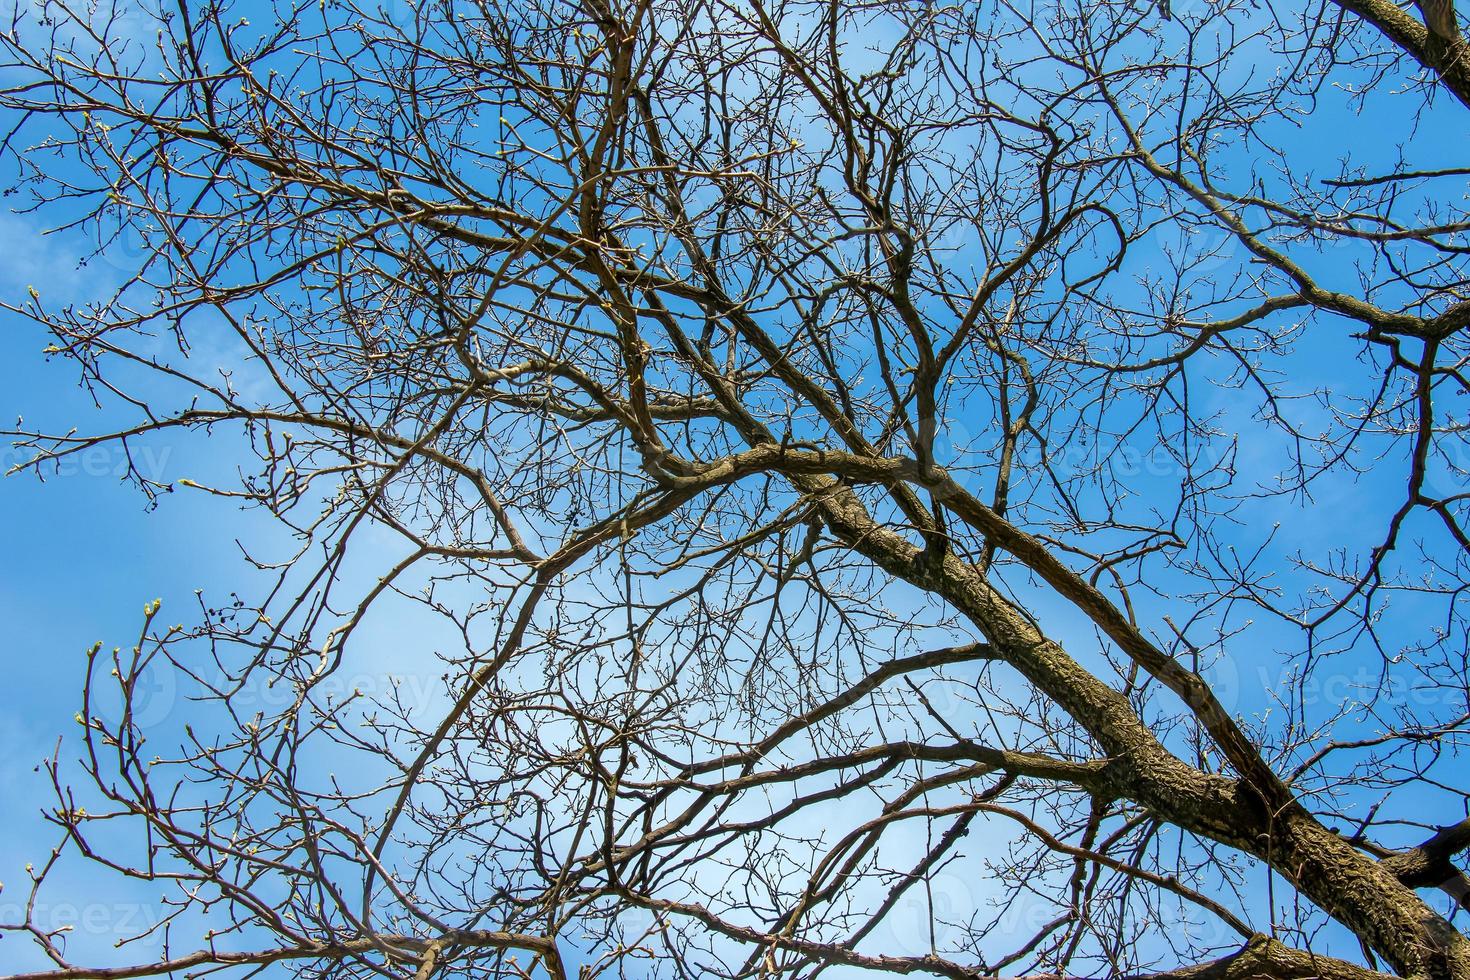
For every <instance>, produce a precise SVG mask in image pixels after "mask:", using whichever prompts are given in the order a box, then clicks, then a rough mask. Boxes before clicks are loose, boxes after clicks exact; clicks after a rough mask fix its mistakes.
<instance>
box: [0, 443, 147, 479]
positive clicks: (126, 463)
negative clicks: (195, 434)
mask: <svg viewBox="0 0 1470 980" xmlns="http://www.w3.org/2000/svg"><path fill="white" fill-rule="evenodd" d="M38 455H41V454H40V453H39V452H38V450H36V449H34V448H28V447H26V446H15V445H11V446H7V447H5V448H4V449H3V450H0V472H3V473H7V474H8V473H12V472H17V471H20V470H24V469H32V468H33V469H35V471H36V474H37V475H38V476H40V477H41V479H43V480H53V479H63V480H65V479H73V478H76V477H85V478H89V479H103V478H110V479H114V480H124V479H127V478H128V477H129V476H136V477H138V478H140V479H142V480H146V481H148V482H150V483H167V482H168V479H167V476H168V461H169V457H170V456H172V455H173V447H172V446H156V445H149V444H144V445H132V446H124V445H122V444H120V443H107V444H102V445H96V446H88V447H87V448H85V449H81V450H78V451H77V452H74V453H69V454H67V455H64V456H57V457H54V458H51V459H44V458H43V459H41V460H40V461H39V462H38V461H37V457H38Z"/></svg>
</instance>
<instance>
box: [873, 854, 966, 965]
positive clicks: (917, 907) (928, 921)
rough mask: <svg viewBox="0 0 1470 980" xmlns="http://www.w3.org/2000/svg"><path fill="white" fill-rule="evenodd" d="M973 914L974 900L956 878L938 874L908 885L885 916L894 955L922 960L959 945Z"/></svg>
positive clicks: (950, 875)
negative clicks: (934, 951)
mask: <svg viewBox="0 0 1470 980" xmlns="http://www.w3.org/2000/svg"><path fill="white" fill-rule="evenodd" d="M975 912H976V908H975V896H974V894H973V892H971V890H970V886H969V885H968V884H967V883H966V882H965V880H964V879H963V878H960V877H959V876H958V875H953V874H949V873H941V874H937V875H934V876H932V877H930V878H927V879H925V880H921V881H916V882H914V883H913V884H911V885H909V887H908V889H907V890H906V891H905V892H904V894H903V897H902V898H900V899H899V900H898V902H896V903H895V904H894V906H893V910H892V911H891V912H889V913H888V917H887V920H886V921H887V923H888V929H889V934H890V936H891V938H892V941H893V949H894V951H895V952H897V953H899V954H901V955H906V956H923V955H924V954H926V953H929V952H931V951H933V950H938V951H939V952H941V953H942V952H943V951H944V950H946V949H953V948H955V947H956V946H958V945H959V944H961V943H962V942H963V941H964V939H965V937H966V935H967V934H968V933H969V928H968V926H969V923H970V922H971V920H972V919H973V918H974V915H975Z"/></svg>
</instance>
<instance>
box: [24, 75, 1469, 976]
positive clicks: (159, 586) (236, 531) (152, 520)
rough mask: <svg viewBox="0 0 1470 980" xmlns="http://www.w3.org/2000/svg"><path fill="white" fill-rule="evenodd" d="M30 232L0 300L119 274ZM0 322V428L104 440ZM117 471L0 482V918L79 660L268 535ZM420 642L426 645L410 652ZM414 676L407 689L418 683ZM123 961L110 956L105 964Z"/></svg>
mask: <svg viewBox="0 0 1470 980" xmlns="http://www.w3.org/2000/svg"><path fill="white" fill-rule="evenodd" d="M1379 123H1380V120H1375V119H1366V120H1365V119H1357V118H1353V117H1351V116H1349V115H1348V114H1346V113H1345V112H1344V111H1343V109H1342V107H1341V106H1340V105H1338V106H1333V105H1332V104H1331V103H1330V102H1328V103H1327V104H1325V105H1324V107H1322V108H1320V109H1319V111H1318V113H1317V114H1316V115H1314V116H1313V117H1312V118H1311V119H1310V120H1309V121H1308V123H1307V125H1308V126H1309V127H1312V128H1314V129H1316V130H1318V131H1322V132H1327V131H1329V130H1331V129H1333V128H1336V127H1339V126H1352V127H1354V128H1357V129H1359V130H1362V129H1366V128H1371V127H1374V126H1377V125H1379ZM1319 146H1320V156H1319V157H1318V158H1317V159H1315V160H1313V159H1310V158H1306V159H1305V162H1306V163H1307V165H1308V166H1316V167H1320V168H1321V169H1322V170H1324V171H1327V170H1331V169H1332V168H1333V165H1334V158H1333V157H1332V152H1333V148H1332V145H1331V141H1330V140H1325V139H1324V140H1322V141H1321V143H1320V144H1319ZM1421 147H1422V148H1423V153H1422V155H1421V156H1420V157H1419V158H1417V159H1416V162H1417V163H1418V164H1420V165H1433V164H1435V163H1437V162H1440V161H1442V160H1444V159H1449V158H1450V156H1451V154H1452V149H1451V147H1450V143H1449V141H1445V142H1444V143H1443V144H1438V143H1435V144H1424V143H1420V142H1417V141H1416V143H1415V149H1416V151H1418V150H1419V149H1420V148H1421ZM41 228H42V224H41V223H39V222H38V220H37V219H36V218H34V217H27V216H20V215H7V216H3V217H0V236H3V240H4V241H5V243H6V245H7V246H8V249H7V251H8V252H9V253H10V256H11V257H12V259H13V261H11V262H8V263H6V264H4V265H3V266H0V291H3V292H4V294H5V295H6V296H7V297H10V298H18V297H20V296H21V295H22V294H23V293H24V291H25V290H26V289H27V288H28V287H31V286H35V287H36V288H38V289H39V290H40V291H41V292H43V293H44V294H46V295H47V296H52V295H56V296H66V297H76V296H79V295H88V294H93V293H96V292H99V291H101V290H102V289H103V288H105V284H106V283H107V282H108V281H109V280H110V279H111V278H112V277H115V276H116V275H117V274H118V268H117V267H114V266H109V265H108V264H107V263H105V262H103V263H98V264H96V265H94V266H93V267H91V268H86V269H78V268H77V267H76V262H75V260H74V258H73V253H72V248H73V246H72V245H70V244H68V242H67V241H66V240H65V239H57V238H46V237H43V236H42V235H41V234H40V230H41ZM1158 257H1159V256H1158V254H1157V253H1155V254H1154V255H1153V256H1152V257H1151V256H1150V255H1149V254H1148V250H1147V249H1144V250H1142V254H1141V255H1138V256H1136V257H1135V258H1134V259H1131V260H1130V261H1135V262H1139V263H1147V262H1149V261H1150V259H1151V258H1152V259H1153V260H1157V259H1158ZM0 317H3V323H0V331H3V332H0V336H3V338H4V343H5V352H6V355H7V356H6V357H5V358H4V359H3V361H0V392H3V394H0V414H5V415H6V416H7V417H8V418H9V419H13V418H14V417H15V416H17V415H20V414H23V415H24V416H25V418H26V420H27V423H28V424H35V425H38V426H40V427H42V428H56V427H60V428H66V427H69V426H71V425H78V426H80V427H82V428H84V429H86V428H89V427H97V428H102V427H105V426H107V425H108V424H110V423H111V422H113V421H115V420H116V418H117V416H116V415H114V414H112V413H111V412H110V411H109V410H101V411H99V410H97V409H96V408H94V407H93V406H92V405H91V402H90V400H89V398H88V397H87V395H86V393H85V392H84V391H83V390H81V389H80V388H79V387H78V385H77V384H76V377H75V371H74V368H73V367H72V366H71V365H70V364H68V363H63V362H56V361H54V360H51V359H48V358H47V357H46V356H45V355H43V354H42V353H41V350H42V348H43V347H44V346H45V345H46V343H47V342H48V338H47V337H46V336H45V335H44V334H42V333H41V332H40V331H39V330H38V329H37V328H35V327H34V326H33V325H31V324H29V323H26V322H25V321H23V320H21V319H20V318H18V317H14V316H11V315H9V314H0ZM1350 346H1351V345H1349V344H1345V343H1342V342H1338V343H1329V342H1324V341H1315V342H1314V344H1313V345H1309V346H1308V347H1307V348H1306V349H1304V351H1303V352H1302V356H1301V357H1300V358H1298V359H1297V360H1296V361H1295V362H1294V366H1295V367H1296V368H1297V369H1298V373H1297V374H1296V375H1295V376H1294V377H1293V379H1292V382H1293V384H1295V385H1297V386H1298V387H1300V388H1302V389H1307V388H1309V387H1311V386H1312V385H1313V384H1316V383H1320V382H1322V381H1330V380H1331V378H1332V375H1333V373H1334V372H1335V371H1336V370H1337V368H1336V367H1335V366H1334V365H1335V363H1336V361H1337V359H1338V358H1343V357H1346V356H1349V355H1350V353H1351V352H1350V350H1349V349H1348V348H1349V347H1350ZM198 356H200V357H202V358H205V359H208V358H209V357H211V356H213V357H218V358H220V359H222V360H228V356H229V350H228V348H225V347H221V348H217V349H216V350H214V351H210V350H208V349H207V348H206V349H204V350H203V351H202V352H201V353H200V354H199V355H198ZM1217 394H1218V397H1219V399H1220V402H1221V408H1222V409H1223V410H1226V411H1227V412H1228V411H1229V409H1230V402H1231V398H1232V396H1230V395H1228V394H1222V393H1217ZM1237 421H1238V422H1239V424H1240V426H1241V430H1240V431H1241V433H1242V436H1243V448H1244V451H1245V452H1246V453H1248V454H1252V455H1253V456H1254V457H1255V458H1257V459H1260V458H1264V457H1266V456H1268V455H1269V451H1270V450H1272V449H1274V448H1275V444H1274V443H1271V442H1269V441H1267V440H1265V439H1263V438H1261V437H1260V436H1259V435H1253V434H1252V432H1251V431H1250V428H1249V423H1248V422H1247V421H1246V420H1244V419H1238V420H1237ZM235 445H236V444H235V443H234V442H233V440H232V438H231V437H228V436H220V437H217V438H213V439H205V438H202V437H199V436H179V437H177V438H176V439H175V440H174V441H169V440H157V439H155V440H153V441H152V442H151V443H150V444H149V446H148V450H147V451H145V450H143V449H142V448H140V450H139V456H140V460H141V463H142V465H143V466H144V467H145V469H147V468H153V470H154V471H153V472H151V473H150V474H149V475H150V476H153V477H155V478H157V479H159V480H160V481H164V482H171V483H172V482H176V481H177V480H179V479H182V478H187V477H192V476H194V475H197V474H200V473H203V472H207V471H209V470H211V469H213V468H217V467H221V466H228V465H229V463H230V459H231V454H232V453H233V452H234V450H235ZM1263 446H1264V447H1266V449H1267V450H1268V451H1267V452H1266V453H1263V452H1262V447H1263ZM150 452H151V455H149V453H150ZM1401 462H1402V461H1401V460H1394V459H1386V460H1385V461H1384V462H1383V464H1382V465H1381V467H1379V468H1376V469H1374V470H1373V471H1372V472H1370V473H1369V474H1368V475H1367V476H1365V477H1363V478H1361V479H1359V480H1356V481H1347V480H1341V481H1337V482H1335V483H1333V484H1329V485H1327V486H1324V488H1323V492H1322V493H1321V494H1320V495H1319V496H1318V497H1317V498H1316V500H1315V501H1313V502H1312V504H1311V505H1310V506H1306V505H1304V504H1303V503H1302V502H1296V503H1281V504H1276V505H1273V506H1274V508H1275V510H1276V512H1277V513H1276V514H1275V517H1274V520H1279V521H1280V522H1281V524H1282V530H1281V532H1280V537H1279V538H1278V539H1277V540H1278V542H1280V543H1281V546H1282V548H1283V550H1289V548H1288V547H1286V546H1287V545H1290V544H1291V543H1292V542H1293V541H1295V542H1299V543H1300V544H1303V545H1312V544H1315V543H1319V542H1320V541H1321V540H1322V539H1323V538H1324V537H1327V536H1332V537H1335V538H1337V539H1338V540H1341V541H1342V543H1344V544H1347V543H1349V540H1350V538H1351V537H1355V538H1356V539H1357V543H1361V542H1363V541H1364V540H1367V539H1369V538H1371V537H1372V536H1373V535H1375V534H1377V533H1379V532H1378V531H1377V528H1378V527H1380V526H1381V518H1382V515H1383V513H1384V511H1385V509H1386V508H1391V507H1392V506H1393V504H1394V502H1395V498H1396V495H1397V494H1399V493H1401V489H1402V473H1403V471H1402V466H1401ZM120 463H121V458H120V456H119V454H118V451H117V450H114V449H107V450H100V451H98V452H97V453H95V454H93V455H91V456H84V457H82V458H81V459H80V460H79V461H77V462H76V463H75V464H74V465H71V466H68V467H67V468H66V469H65V470H64V471H63V472H61V473H57V474H55V475H53V476H51V477H50V478H49V479H47V480H46V481H45V482H44V483H41V482H38V481H37V480H36V479H34V478H33V477H31V476H29V475H22V476H18V477H12V478H9V479H6V480H4V481H0V515H3V520H4V521H5V527H6V530H7V532H8V533H7V537H8V544H9V547H8V548H7V549H5V551H4V553H3V557H0V609H3V612H4V614H5V615H6V617H7V620H6V621H7V622H8V624H9V625H10V638H11V643H10V646H9V650H8V654H7V666H8V667H9V668H10V675H9V676H10V678H11V683H10V684H9V685H8V686H6V687H5V688H3V689H0V738H3V740H4V741H3V744H5V745H6V746H7V748H8V749H9V751H7V752H5V753H3V754H0V827H4V828H6V829H7V831H9V832H8V833H6V834H3V835H0V882H3V883H4V885H5V890H4V892H3V893H0V906H6V907H9V906H10V905H12V903H15V902H17V901H20V900H23V896H24V890H25V884H26V882H25V874H24V871H23V868H24V865H25V864H26V863H27V862H33V863H40V860H41V859H42V856H43V855H44V853H45V851H46V850H47V849H48V848H49V847H50V846H51V845H52V844H53V843H54V841H55V836H56V835H55V833H54V831H53V829H52V828H50V827H47V826H45V825H44V824H42V823H41V822H40V821H39V820H38V819H37V817H36V813H35V811H36V808H37V807H38V806H40V805H45V803H47V802H49V795H50V789H49V784H48V782H47V779H46V776H45V773H44V771H41V772H37V771H35V767H36V765H37V764H38V763H39V762H40V760H41V759H42V758H43V757H45V756H47V755H49V753H50V752H51V751H52V749H53V747H54V745H55V741H56V738H57V736H58V734H62V733H66V732H69V731H70V730H71V728H72V727H73V725H74V723H73V721H72V714H73V712H74V711H76V709H77V706H78V703H77V699H78V693H77V688H78V682H79V680H80V677H81V672H82V669H83V663H84V657H83V651H84V650H85V649H86V648H87V647H88V646H90V645H91V644H92V643H93V642H96V641H99V640H100V641H102V642H103V643H104V644H105V645H106V646H108V647H111V646H113V645H115V644H124V643H126V642H127V638H129V637H131V636H133V635H135V634H136V631H137V628H138V623H139V621H140V618H141V612H142V608H143V605H144V604H145V603H146V602H148V601H150V600H152V599H154V598H162V599H163V600H164V612H163V616H164V618H165V619H169V620H170V621H171V620H172V619H173V616H172V613H173V612H174V611H175V610H187V609H189V607H190V606H191V604H192V603H194V602H195V598H194V596H195V590H196V589H203V590H205V593H206V595H207V596H220V595H223V594H225V593H227V592H228V591H230V590H231V589H233V588H237V587H239V586H240V584H241V582H242V576H243V575H244V574H245V573H244V572H243V570H242V564H241V561H240V556H239V550H238V547H237V544H236V541H237V539H243V540H245V541H247V542H252V543H253V542H256V541H259V540H264V539H267V538H270V537H271V535H272V534H273V531H272V530H271V529H269V528H267V527H265V526H264V525H263V524H262V522H261V520H260V519H259V518H257V517H254V516H252V515H246V514H239V513H235V512H233V511H232V510H231V509H230V508H229V506H228V504H225V503H222V502H220V501H214V500H210V499H208V498H206V497H204V496H203V495H201V494H197V493H193V492H189V491H187V490H181V491H179V492H176V493H172V494H167V495H164V496H163V497H161V498H160V500H159V502H158V505H157V507H156V508H150V507H149V506H148V505H147V501H146V500H145V499H144V498H143V497H142V496H141V495H139V494H138V493H137V491H136V490H134V489H133V488H131V487H129V486H127V485H126V484H125V483H123V482H122V481H121V480H119V478H118V473H119V465H120ZM1267 519H1270V516H1269V515H1267ZM1264 533H1265V529H1264V526H1263V525H1259V524H1258V525H1252V526H1251V527H1249V528H1246V529H1244V530H1243V531H1242V536H1241V543H1242V547H1243V548H1245V547H1247V546H1250V545H1253V544H1255V543H1257V542H1258V541H1259V540H1260V539H1261V538H1262V537H1263V536H1264ZM1039 609H1040V611H1041V612H1043V614H1044V615H1045V616H1047V617H1048V618H1047V619H1046V621H1047V622H1048V623H1055V624H1058V625H1057V627H1056V628H1057V629H1058V630H1059V632H1061V633H1062V634H1063V635H1065V636H1069V637H1076V638H1078V640H1079V642H1081V641H1082V638H1083V637H1084V636H1085V635H1086V631H1085V630H1084V629H1083V628H1082V624H1081V623H1080V621H1076V619H1075V616H1074V615H1073V614H1072V613H1071V612H1070V611H1069V610H1067V609H1065V608H1063V607H1062V606H1061V605H1060V604H1058V603H1053V604H1050V605H1049V606H1048V605H1042V606H1040V607H1039ZM180 618H187V617H186V616H181V617H180ZM1063 624H1064V625H1063ZM1273 635H1274V636H1276V637H1279V638H1280V639H1281V641H1282V643H1283V644H1284V645H1285V644H1289V642H1290V640H1289V638H1288V637H1287V634H1285V633H1284V632H1279V631H1278V632H1275V633H1273V631H1272V630H1271V629H1270V628H1269V627H1261V629H1260V630H1259V631H1258V632H1257V633H1255V634H1253V636H1256V637H1258V638H1262V639H1264V640H1265V641H1266V642H1258V643H1257V644H1255V645H1253V646H1251V647H1249V648H1248V649H1249V650H1250V651H1252V653H1250V654H1246V655H1243V656H1240V655H1238V656H1237V659H1235V660H1234V661H1232V662H1231V663H1230V664H1228V665H1227V669H1225V670H1223V671H1222V672H1221V673H1220V675H1219V676H1220V677H1221V678H1222V680H1223V682H1224V683H1225V684H1226V685H1227V686H1230V685H1233V686H1234V688H1235V696H1236V697H1237V699H1238V702H1239V708H1240V710H1242V711H1246V712H1251V711H1257V710H1261V709H1263V708H1264V707H1265V698H1264V697H1263V692H1262V691H1261V690H1260V686H1261V685H1260V679H1261V678H1262V676H1267V677H1271V678H1277V677H1279V676H1280V670H1281V667H1282V664H1281V663H1280V656H1279V652H1278V650H1276V649H1273V648H1272V646H1271V644H1270V642H1269V641H1270V638H1271V637H1272V636H1273ZM415 639H418V637H417V636H416V634H415V632H414V629H413V628H412V627H411V626H408V625H406V624H400V625H399V626H398V628H397V629H396V630H395V629H390V628H388V627H386V626H384V628H383V629H381V630H376V631H374V636H373V638H372V640H371V641H370V644H369V649H368V651H367V653H368V659H367V661H365V662H367V663H374V662H378V663H383V662H386V661H387V659H388V657H387V653H388V652H389V651H393V650H397V649H401V645H402V644H404V643H407V642H412V641H414V640H415ZM417 645H418V646H419V647H420V648H422V647H423V646H424V644H423V643H422V642H420V643H418V644H417ZM1287 648H1289V647H1287ZM421 652H422V650H421ZM1252 656H1254V657H1255V658H1256V659H1255V660H1252V659H1251V657H1252ZM1358 669H1359V665H1356V664H1355V665H1354V667H1353V669H1352V670H1350V671H1347V672H1346V673H1347V676H1349V677H1352V676H1356V674H1357V672H1358ZM1339 673H1342V672H1339ZM427 676H428V675H427V674H423V675H420V676H419V677H418V678H417V679H418V681H419V682H420V683H422V682H423V681H424V679H425V677H427ZM424 691H425V692H426V693H425V694H424V697H425V698H429V697H431V696H432V692H431V691H430V689H429V688H428V687H425V688H424ZM160 696H161V697H163V698H165V699H176V698H177V697H178V691H177V690H176V689H175V690H173V691H169V690H164V691H162V693H161V695H160ZM172 703H173V704H174V710H173V711H172V712H171V713H170V716H171V717H173V718H175V719H178V718H180V717H184V715H183V714H182V712H184V711H186V709H183V708H181V707H179V705H178V702H177V701H176V700H173V701H172ZM65 752H66V749H63V754H65ZM1447 817H1448V818H1450V819H1453V817H1454V815H1452V814H1449V815H1447ZM955 889H956V890H955V894H956V895H957V896H959V897H955V898H954V899H953V900H954V901H955V902H963V901H965V900H970V901H973V900H974V895H973V893H968V894H969V898H968V899H966V898H965V897H964V894H961V893H962V892H965V889H964V888H963V887H961V886H955ZM151 891H152V890H151V889H136V888H129V887H127V886H120V885H117V884H116V883H115V882H104V881H99V880H98V879H97V877H96V875H95V872H92V871H90V870H87V869H83V870H77V869H75V866H72V867H71V868H69V869H68V870H67V871H65V872H64V873H63V875H61V876H59V877H58V879H57V880H56V882H55V883H54V887H53V888H52V890H51V892H50V894H51V895H52V896H55V897H57V898H60V899H61V901H60V902H59V903H58V904H57V906H56V908H55V909H54V910H53V913H54V918H56V919H58V920H61V919H66V918H68V917H69V916H70V917H74V918H75V919H76V920H77V921H78V924H79V929H78V942H79V943H87V944H95V945H96V946H97V947H98V948H99V949H100V948H102V947H104V946H106V945H107V944H108V943H109V942H110V941H111V939H112V938H113V937H115V936H116V935H117V933H118V931H119V930H121V929H125V928H128V927H130V926H132V925H133V924H135V923H136V922H137V921H138V918H137V917H138V916H139V915H141V914H146V910H147V909H149V908H151V907H152V895H151ZM62 896H65V898H62ZM71 896H78V897H77V898H72V897H71ZM73 905H74V906H76V907H75V908H74V909H71V906H73ZM69 909H70V911H69ZM122 920H126V923H124V922H122ZM5 942H6V943H7V944H9V945H10V946H11V947H12V949H13V947H15V946H18V945H19V943H20V941H19V940H17V939H14V938H11V939H8V940H6V941H5ZM12 955H17V954H16V953H14V952H12V951H11V950H10V949H5V948H0V962H4V963H6V964H7V965H8V964H11V963H12V962H13V961H12V960H10V959H9V957H10V956H12ZM132 958H133V957H130V956H127V955H126V954H118V960H119V961H125V960H129V959H132ZM281 975H285V974H284V973H282V974H281Z"/></svg>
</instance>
